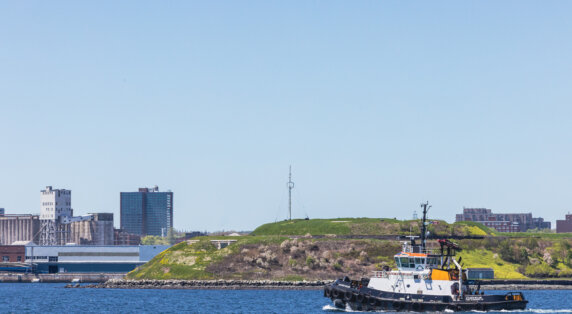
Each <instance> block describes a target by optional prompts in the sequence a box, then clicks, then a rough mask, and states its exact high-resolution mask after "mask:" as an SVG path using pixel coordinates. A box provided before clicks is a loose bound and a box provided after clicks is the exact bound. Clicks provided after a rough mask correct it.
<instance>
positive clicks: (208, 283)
mask: <svg viewBox="0 0 572 314" xmlns="http://www.w3.org/2000/svg"><path fill="white" fill-rule="evenodd" d="M330 282H331V281H324V280H315V281H275V280H125V279H112V280H108V281H106V282H104V283H99V284H86V285H81V286H79V285H68V286H66V288H104V289H231V290H232V289H235V290H236V289H284V290H319V289H322V288H323V287H324V285H326V284H328V283H330Z"/></svg>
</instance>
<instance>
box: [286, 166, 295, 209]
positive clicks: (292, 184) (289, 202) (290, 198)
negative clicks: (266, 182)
mask: <svg viewBox="0 0 572 314" xmlns="http://www.w3.org/2000/svg"><path fill="white" fill-rule="evenodd" d="M287 184H288V220H292V189H293V188H294V182H292V165H290V173H289V175H288V183H287Z"/></svg>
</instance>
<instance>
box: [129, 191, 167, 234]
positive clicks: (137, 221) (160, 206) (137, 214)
mask: <svg viewBox="0 0 572 314" xmlns="http://www.w3.org/2000/svg"><path fill="white" fill-rule="evenodd" d="M120 208H121V214H120V215H121V217H120V218H121V223H120V225H121V229H123V230H124V231H126V232H128V233H131V234H137V235H156V236H166V235H167V232H168V231H169V229H170V228H172V227H173V192H159V187H157V186H155V187H153V188H152V189H150V188H140V189H139V191H138V192H121V193H120Z"/></svg>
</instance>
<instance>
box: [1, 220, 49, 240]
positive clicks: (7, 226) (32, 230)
mask: <svg viewBox="0 0 572 314" xmlns="http://www.w3.org/2000/svg"><path fill="white" fill-rule="evenodd" d="M39 231H40V217H39V216H37V215H9V214H2V215H0V245H10V244H12V243H14V242H16V241H32V242H36V243H37V242H38V240H39Z"/></svg>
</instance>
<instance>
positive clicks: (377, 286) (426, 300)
mask: <svg viewBox="0 0 572 314" xmlns="http://www.w3.org/2000/svg"><path fill="white" fill-rule="evenodd" d="M421 207H422V208H423V225H422V228H421V229H422V231H421V243H420V245H417V244H416V243H415V238H418V237H413V236H410V237H409V238H410V240H409V241H406V242H404V243H403V248H402V251H401V253H399V254H396V255H395V263H396V264H397V270H390V269H389V267H385V269H384V270H382V271H375V272H374V273H373V277H371V278H362V279H361V280H351V279H349V278H348V277H345V278H343V279H338V280H336V281H335V282H333V283H331V284H329V285H326V286H325V287H324V296H325V297H327V298H330V299H331V300H332V301H333V303H334V306H335V307H337V308H340V309H346V308H347V307H348V306H349V307H350V308H351V309H352V310H358V311H413V312H426V311H445V310H450V311H472V310H477V311H492V310H494V311H498V310H523V309H525V308H526V304H527V303H528V301H527V300H525V299H524V296H523V294H522V293H521V292H508V293H506V294H497V295H489V294H485V292H484V291H481V287H480V284H477V285H476V287H475V284H472V285H469V282H468V281H467V274H466V270H465V269H463V268H462V267H461V260H462V258H459V260H458V261H457V260H455V258H454V256H455V252H456V251H461V248H460V247H459V246H458V245H457V244H456V243H453V242H451V241H449V240H446V239H440V240H438V243H439V245H440V250H439V249H437V250H429V249H427V248H426V239H427V236H426V217H427V210H428V203H424V204H421ZM429 207H430V206H429Z"/></svg>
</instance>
